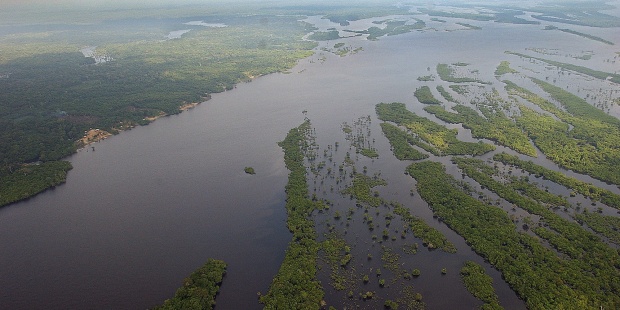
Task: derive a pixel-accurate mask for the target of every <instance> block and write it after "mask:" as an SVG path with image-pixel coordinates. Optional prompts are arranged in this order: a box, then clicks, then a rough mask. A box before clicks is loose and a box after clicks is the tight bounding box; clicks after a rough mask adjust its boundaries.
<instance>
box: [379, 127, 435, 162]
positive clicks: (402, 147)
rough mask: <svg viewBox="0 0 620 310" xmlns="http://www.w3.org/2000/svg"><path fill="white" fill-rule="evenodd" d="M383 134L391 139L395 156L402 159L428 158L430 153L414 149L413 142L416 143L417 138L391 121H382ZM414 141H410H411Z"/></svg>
mask: <svg viewBox="0 0 620 310" xmlns="http://www.w3.org/2000/svg"><path fill="white" fill-rule="evenodd" d="M380 125H381V129H382V130H383V134H384V135H385V137H386V138H388V140H389V141H390V145H391V146H392V152H394V156H396V158H398V159H400V160H407V159H409V160H419V159H424V158H428V155H426V154H424V153H422V152H420V151H418V150H416V149H414V148H413V147H412V146H411V144H415V142H414V140H415V138H414V137H413V136H411V135H409V134H407V133H406V132H404V131H402V130H400V129H399V128H398V127H396V126H394V125H392V124H390V123H381V124H380ZM410 140H411V141H412V142H409V141H410Z"/></svg>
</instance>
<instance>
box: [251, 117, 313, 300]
mask: <svg viewBox="0 0 620 310" xmlns="http://www.w3.org/2000/svg"><path fill="white" fill-rule="evenodd" d="M310 129H311V127H310V121H306V122H304V123H303V124H301V125H300V126H299V127H297V128H293V129H291V130H290V131H289V132H288V134H287V135H286V138H285V139H284V140H283V141H282V142H279V143H278V145H280V147H281V148H282V149H283V150H284V163H285V165H286V168H287V169H288V170H290V173H289V176H288V183H287V184H286V211H287V215H288V218H287V220H286V223H287V226H288V229H289V230H290V231H291V232H292V233H293V239H292V240H291V241H290V242H289V245H288V249H287V250H286V255H285V256H284V261H283V262H282V265H281V266H280V270H279V271H278V274H277V275H276V276H275V277H274V278H273V281H272V283H271V285H270V287H269V292H267V294H265V295H262V296H260V298H259V300H260V302H261V303H262V304H264V305H265V309H319V308H320V303H321V300H322V299H323V295H324V294H325V293H324V292H323V287H322V286H321V283H320V282H319V281H318V280H317V279H316V273H317V258H318V251H319V248H320V244H319V243H318V242H317V240H316V238H317V234H316V230H315V228H314V221H313V220H312V219H311V218H310V215H311V213H312V211H313V210H314V209H315V204H314V202H313V201H312V200H310V199H309V198H308V184H307V182H306V168H305V167H304V158H305V155H304V152H305V150H306V148H307V147H308V145H307V140H306V135H307V134H308V132H309V130H310Z"/></svg>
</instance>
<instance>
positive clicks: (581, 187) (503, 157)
mask: <svg viewBox="0 0 620 310" xmlns="http://www.w3.org/2000/svg"><path fill="white" fill-rule="evenodd" d="M493 159H494V160H496V161H500V162H502V163H504V164H507V165H513V166H515V167H518V168H521V169H524V170H526V171H528V172H529V173H531V174H534V175H535V176H536V177H543V178H544V179H547V180H551V181H553V182H555V183H558V184H561V185H564V186H566V187H567V188H570V189H572V190H574V191H576V192H578V193H580V194H582V195H584V196H586V197H589V198H591V199H594V200H600V201H601V202H602V203H604V204H606V205H608V206H610V207H614V208H616V209H620V195H617V194H614V193H613V192H611V191H609V190H606V189H602V188H600V187H596V186H594V185H592V184H590V183H586V182H583V181H580V180H577V179H575V178H571V177H568V176H566V175H564V174H563V173H561V172H557V171H554V170H551V169H548V168H545V167H543V166H539V165H536V164H534V163H533V162H531V161H524V160H521V159H519V157H517V156H512V155H509V154H506V153H499V154H495V155H494V156H493Z"/></svg>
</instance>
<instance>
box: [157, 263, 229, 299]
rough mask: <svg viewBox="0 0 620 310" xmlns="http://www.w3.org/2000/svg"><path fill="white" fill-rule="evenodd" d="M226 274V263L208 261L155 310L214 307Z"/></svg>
mask: <svg viewBox="0 0 620 310" xmlns="http://www.w3.org/2000/svg"><path fill="white" fill-rule="evenodd" d="M225 274H226V263H225V262H224V261H221V260H215V259H211V258H210V259H209V260H208V261H207V263H206V264H204V266H202V267H200V268H199V269H198V270H196V271H194V272H193V273H192V274H191V275H190V276H189V278H186V279H185V280H184V281H183V286H182V287H181V288H179V289H178V290H177V292H176V293H175V294H174V297H173V298H172V299H168V300H166V301H165V302H164V304H163V305H161V306H159V307H155V308H154V309H155V310H179V309H183V310H206V309H213V307H214V306H215V296H216V295H217V293H218V291H219V290H220V286H219V285H220V284H221V283H222V280H223V279H224V275H225Z"/></svg>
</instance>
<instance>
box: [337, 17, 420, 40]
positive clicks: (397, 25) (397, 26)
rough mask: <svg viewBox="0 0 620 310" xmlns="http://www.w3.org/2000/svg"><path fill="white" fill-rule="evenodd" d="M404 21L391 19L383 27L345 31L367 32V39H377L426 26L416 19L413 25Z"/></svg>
mask: <svg viewBox="0 0 620 310" xmlns="http://www.w3.org/2000/svg"><path fill="white" fill-rule="evenodd" d="M406 23H407V22H406V21H400V20H393V21H388V22H386V26H385V27H384V28H379V27H370V28H368V29H367V30H363V31H351V30H347V31H349V32H354V33H359V34H367V35H368V40H378V39H379V37H382V36H384V35H388V36H393V35H399V34H403V33H408V32H411V31H413V30H416V29H423V28H424V27H426V24H425V23H424V22H423V21H421V20H418V21H417V22H416V23H415V24H413V25H407V24H406Z"/></svg>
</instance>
